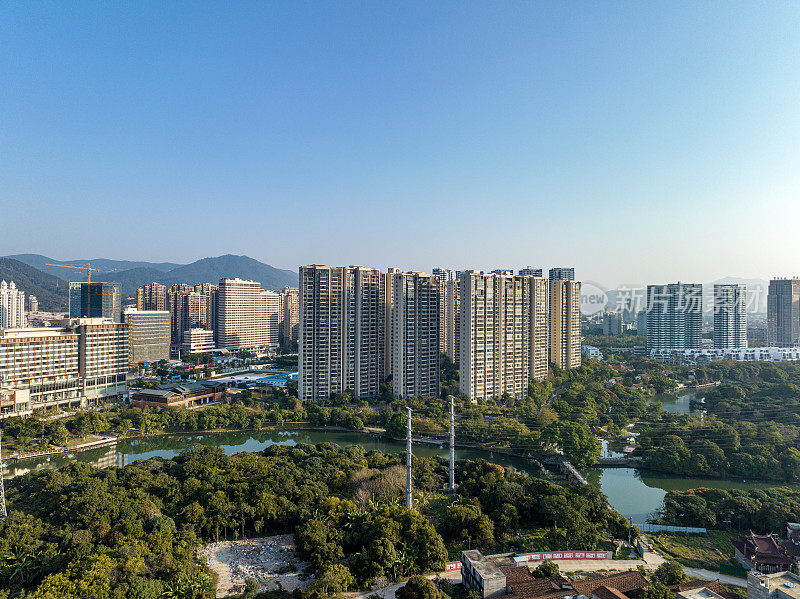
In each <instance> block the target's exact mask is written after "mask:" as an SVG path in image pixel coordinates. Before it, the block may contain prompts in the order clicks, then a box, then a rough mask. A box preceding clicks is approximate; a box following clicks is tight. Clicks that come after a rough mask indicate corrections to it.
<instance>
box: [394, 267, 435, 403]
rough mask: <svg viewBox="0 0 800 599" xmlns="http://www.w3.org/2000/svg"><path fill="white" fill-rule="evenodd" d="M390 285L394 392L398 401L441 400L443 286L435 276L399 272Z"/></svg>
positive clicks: (395, 274)
mask: <svg viewBox="0 0 800 599" xmlns="http://www.w3.org/2000/svg"><path fill="white" fill-rule="evenodd" d="M391 285H392V294H391V295H392V305H391V319H390V321H389V325H388V328H389V335H390V339H391V347H392V369H391V373H392V391H393V393H394V395H395V396H398V397H438V396H439V356H440V342H439V339H440V334H441V329H440V326H439V325H440V319H441V316H442V314H441V300H442V297H441V293H440V289H441V287H442V286H443V283H442V281H441V279H440V277H439V276H436V275H428V274H425V273H421V272H403V273H400V272H398V273H394V275H393V276H392V281H391Z"/></svg>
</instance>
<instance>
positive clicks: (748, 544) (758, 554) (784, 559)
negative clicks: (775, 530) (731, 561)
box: [731, 532, 794, 574]
mask: <svg viewBox="0 0 800 599" xmlns="http://www.w3.org/2000/svg"><path fill="white" fill-rule="evenodd" d="M731 543H733V548H734V554H735V556H736V561H738V562H739V563H740V564H742V566H744V567H745V568H747V569H748V570H755V571H757V572H761V573H763V574H771V573H774V572H785V571H787V570H789V569H791V567H792V564H793V563H794V560H793V559H792V558H791V557H790V556H789V555H787V553H786V551H785V549H784V548H783V547H782V546H781V544H780V543H779V542H778V541H777V540H776V539H775V537H773V536H772V535H757V534H754V533H753V532H750V534H748V535H742V536H740V537H738V538H736V539H731Z"/></svg>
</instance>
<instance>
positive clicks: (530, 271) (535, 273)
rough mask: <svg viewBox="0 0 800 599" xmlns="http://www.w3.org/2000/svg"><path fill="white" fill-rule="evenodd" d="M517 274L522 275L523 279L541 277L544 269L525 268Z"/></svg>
mask: <svg viewBox="0 0 800 599" xmlns="http://www.w3.org/2000/svg"><path fill="white" fill-rule="evenodd" d="M517 274H519V275H522V276H523V277H541V276H542V269H541V268H533V267H532V266H527V267H525V268H520V269H519V272H518V273H517Z"/></svg>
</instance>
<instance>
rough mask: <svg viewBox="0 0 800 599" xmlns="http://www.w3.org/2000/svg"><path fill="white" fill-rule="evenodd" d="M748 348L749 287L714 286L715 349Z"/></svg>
mask: <svg viewBox="0 0 800 599" xmlns="http://www.w3.org/2000/svg"><path fill="white" fill-rule="evenodd" d="M741 347H747V287H746V286H745V285H719V284H718V285H714V348H716V349H737V348H741Z"/></svg>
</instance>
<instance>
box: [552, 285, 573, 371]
mask: <svg viewBox="0 0 800 599" xmlns="http://www.w3.org/2000/svg"><path fill="white" fill-rule="evenodd" d="M550 360H551V361H552V363H553V365H555V366H558V367H559V368H562V369H565V370H567V369H570V368H578V367H579V366H580V365H581V283H580V281H568V280H564V279H559V280H555V281H550Z"/></svg>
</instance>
